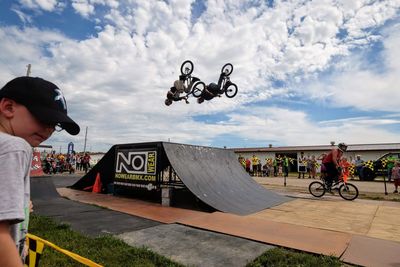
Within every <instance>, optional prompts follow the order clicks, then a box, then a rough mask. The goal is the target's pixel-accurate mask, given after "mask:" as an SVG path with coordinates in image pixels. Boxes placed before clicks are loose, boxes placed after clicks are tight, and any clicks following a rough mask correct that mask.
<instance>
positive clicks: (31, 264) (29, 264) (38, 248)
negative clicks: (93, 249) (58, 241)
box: [24, 234, 103, 267]
mask: <svg viewBox="0 0 400 267" xmlns="http://www.w3.org/2000/svg"><path fill="white" fill-rule="evenodd" d="M26 239H27V244H28V246H29V248H28V251H29V254H28V255H27V256H26V258H25V263H24V267H37V266H39V260H40V256H41V254H42V252H43V249H44V247H45V245H46V246H48V247H51V248H52V249H55V250H57V251H59V252H61V253H63V254H65V255H67V256H68V257H70V258H72V259H74V260H75V261H77V262H79V263H82V264H84V265H86V266H89V267H103V266H102V265H100V264H97V263H95V262H93V261H91V260H89V259H86V258H84V257H82V256H79V255H78V254H75V253H73V252H71V251H68V250H66V249H63V248H60V247H58V246H56V245H54V244H53V243H51V242H49V241H47V240H44V239H42V238H40V237H38V236H35V235H32V234H27V236H26Z"/></svg>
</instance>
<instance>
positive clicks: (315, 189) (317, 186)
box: [308, 181, 325, 197]
mask: <svg viewBox="0 0 400 267" xmlns="http://www.w3.org/2000/svg"><path fill="white" fill-rule="evenodd" d="M308 191H309V192H310V194H311V195H313V196H314V197H322V196H323V195H325V185H324V184H323V183H321V182H319V181H315V182H312V183H311V184H310V185H309V186H308Z"/></svg>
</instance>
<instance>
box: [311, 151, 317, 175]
mask: <svg viewBox="0 0 400 267" xmlns="http://www.w3.org/2000/svg"><path fill="white" fill-rule="evenodd" d="M310 174H311V178H313V179H315V177H316V176H317V160H316V159H315V155H312V156H311V159H310Z"/></svg>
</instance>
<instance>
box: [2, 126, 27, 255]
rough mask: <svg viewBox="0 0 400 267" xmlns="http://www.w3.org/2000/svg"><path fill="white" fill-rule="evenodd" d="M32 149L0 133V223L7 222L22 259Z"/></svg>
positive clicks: (12, 137)
mask: <svg viewBox="0 0 400 267" xmlns="http://www.w3.org/2000/svg"><path fill="white" fill-rule="evenodd" d="M31 163H32V147H31V146H30V145H29V144H28V143H27V142H26V141H25V140H24V139H22V138H19V137H15V136H12V135H9V134H5V133H1V132H0V221H9V222H10V233H11V236H12V238H13V239H14V241H15V243H16V246H17V249H18V251H19V253H20V255H21V257H22V259H23V258H24V257H25V256H26V255H24V253H25V252H24V245H25V237H26V234H27V232H28V223H29V201H30V181H29V175H30V167H31Z"/></svg>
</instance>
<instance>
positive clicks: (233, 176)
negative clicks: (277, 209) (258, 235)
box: [163, 143, 290, 215]
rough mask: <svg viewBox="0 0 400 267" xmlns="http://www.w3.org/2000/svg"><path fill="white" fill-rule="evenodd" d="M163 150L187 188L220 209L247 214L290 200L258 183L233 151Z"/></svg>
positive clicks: (180, 146)
mask: <svg viewBox="0 0 400 267" xmlns="http://www.w3.org/2000/svg"><path fill="white" fill-rule="evenodd" d="M163 147H164V150H165V153H166V155H167V158H168V160H169V162H170V164H171V166H172V167H173V168H174V170H175V171H176V173H177V174H178V176H179V178H180V179H181V180H182V182H183V183H184V184H185V185H186V187H187V188H188V189H189V190H190V191H191V192H192V193H193V194H195V195H196V196H197V197H198V198H199V199H201V200H202V201H204V202H205V203H207V204H208V205H210V206H212V207H214V208H215V209H217V210H220V211H223V212H228V213H234V214H238V215H247V214H251V213H254V212H257V211H260V210H263V209H266V208H270V207H273V206H276V205H279V204H281V203H284V202H286V201H289V200H290V199H289V198H287V197H284V196H281V195H279V194H276V193H274V192H271V191H269V190H267V189H265V188H264V187H262V186H261V185H259V184H258V183H257V182H255V181H254V180H253V179H252V178H251V177H250V176H249V175H248V174H247V173H246V172H245V170H244V169H243V167H242V166H241V165H240V164H239V162H238V160H237V157H236V155H235V154H234V153H233V152H232V151H230V150H227V149H219V148H211V147H201V146H191V145H183V144H174V143H163Z"/></svg>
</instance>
